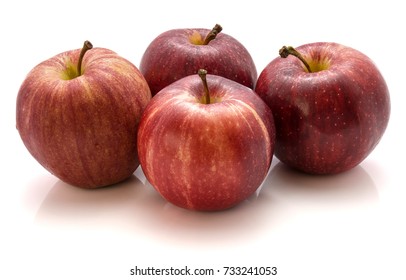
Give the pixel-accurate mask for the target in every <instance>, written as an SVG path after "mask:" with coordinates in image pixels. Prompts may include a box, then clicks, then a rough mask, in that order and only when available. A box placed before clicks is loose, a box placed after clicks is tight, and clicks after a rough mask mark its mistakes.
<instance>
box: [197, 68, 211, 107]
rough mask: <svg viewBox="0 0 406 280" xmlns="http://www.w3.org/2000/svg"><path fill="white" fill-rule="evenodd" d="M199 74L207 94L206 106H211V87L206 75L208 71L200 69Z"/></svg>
mask: <svg viewBox="0 0 406 280" xmlns="http://www.w3.org/2000/svg"><path fill="white" fill-rule="evenodd" d="M197 73H198V74H199V77H200V79H202V82H203V87H204V93H205V104H210V93H209V86H208V85H207V80H206V75H207V71H206V70H205V69H199V71H198V72H197Z"/></svg>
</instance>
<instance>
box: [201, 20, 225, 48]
mask: <svg viewBox="0 0 406 280" xmlns="http://www.w3.org/2000/svg"><path fill="white" fill-rule="evenodd" d="M221 30H223V27H221V25H220V24H216V25H215V26H214V27H213V29H212V30H211V31H210V32H209V34H207V36H206V38H204V42H203V45H207V44H208V43H210V41H211V40H213V39H215V38H216V36H217V34H219V33H220V32H221Z"/></svg>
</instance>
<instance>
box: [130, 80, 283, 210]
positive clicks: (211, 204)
mask: <svg viewBox="0 0 406 280" xmlns="http://www.w3.org/2000/svg"><path fill="white" fill-rule="evenodd" d="M207 83H208V88H209V91H210V100H211V103H210V104H204V102H203V98H204V96H205V93H204V88H203V86H202V81H201V79H200V78H199V76H198V75H191V76H187V77H185V78H182V79H180V80H179V81H177V82H175V83H173V84H171V85H169V86H168V87H166V88H164V89H163V90H162V91H160V92H159V93H158V94H157V95H155V96H154V98H152V100H151V102H150V103H149V104H148V106H147V108H146V109H145V111H144V113H143V116H142V118H141V123H140V126H139V130H138V154H139V158H140V163H141V167H142V169H143V171H144V174H145V176H146V178H147V179H148V181H149V182H150V183H151V185H152V186H153V187H154V188H155V189H156V190H157V191H158V192H159V193H160V194H161V195H162V197H164V198H165V199H166V200H167V201H169V202H171V203H172V204H175V205H177V206H179V207H183V208H186V209H190V210H199V211H217V210H223V209H227V208H230V207H233V206H235V205H237V204H238V203H239V202H241V201H243V200H244V199H246V198H247V197H249V196H250V195H251V194H252V193H253V192H255V190H257V188H258V187H259V186H260V184H261V183H262V181H263V180H264V179H265V177H266V175H267V172H268V169H269V167H270V164H271V160H272V156H273V149H274V140H275V128H274V123H273V118H272V112H271V111H270V109H269V107H268V106H267V105H266V104H265V103H264V102H263V101H262V100H261V99H260V98H259V97H258V96H257V95H256V94H255V92H254V91H253V90H251V89H249V88H248V87H245V86H243V85H241V84H238V83H236V82H234V81H231V80H229V79H226V78H224V77H220V76H216V75H207Z"/></svg>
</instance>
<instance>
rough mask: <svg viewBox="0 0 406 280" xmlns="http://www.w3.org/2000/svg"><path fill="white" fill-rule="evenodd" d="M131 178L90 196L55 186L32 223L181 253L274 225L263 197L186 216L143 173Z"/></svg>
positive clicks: (244, 236) (242, 237)
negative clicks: (110, 235) (103, 233)
mask: <svg viewBox="0 0 406 280" xmlns="http://www.w3.org/2000/svg"><path fill="white" fill-rule="evenodd" d="M136 175H137V176H135V175H133V176H132V177H131V178H130V179H128V180H126V181H124V182H122V183H119V184H116V185H114V186H111V187H105V188H100V189H93V190H87V189H81V188H76V187H73V186H71V185H68V184H66V183H64V182H62V181H58V182H56V183H55V184H54V186H53V187H52V188H51V189H50V191H49V192H48V194H47V195H46V197H45V199H44V200H43V202H42V204H41V205H40V207H39V209H38V211H37V213H36V216H35V223H36V224H37V225H39V226H41V227H46V228H47V229H51V230H57V231H58V230H62V231H65V230H69V231H70V230H73V231H79V232H81V231H95V230H96V231H100V230H102V231H103V230H104V231H113V232H115V233H118V234H124V235H125V237H127V238H137V239H139V238H145V239H149V240H150V242H154V243H157V242H158V243H163V244H173V245H174V246H181V247H187V246H189V245H192V244H193V246H203V247H204V246H206V245H208V244H210V246H213V244H218V245H220V244H221V245H222V244H230V243H231V244H236V243H238V244H240V243H241V242H249V241H250V240H251V239H252V238H255V236H256V235H258V234H260V233H261V232H263V231H265V229H266V228H267V227H269V226H275V225H276V223H275V224H274V223H273V217H274V218H276V216H277V213H278V212H277V211H270V208H273V207H275V206H276V204H274V203H272V197H271V196H269V194H267V193H261V194H260V193H259V191H258V192H257V193H255V194H253V195H252V196H251V197H249V198H248V199H247V200H245V201H243V202H242V203H241V204H239V205H237V206H236V207H234V208H231V209H228V210H224V211H218V212H198V211H190V210H186V209H183V208H179V207H177V206H174V205H173V204H171V203H169V202H166V201H165V200H164V199H163V198H162V197H161V196H160V195H159V194H158V192H157V191H156V190H155V189H154V188H153V186H152V185H151V184H150V183H149V182H148V181H147V180H146V179H145V177H143V174H142V172H141V173H140V172H138V174H137V172H136ZM275 221H276V220H275Z"/></svg>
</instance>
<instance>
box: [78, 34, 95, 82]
mask: <svg viewBox="0 0 406 280" xmlns="http://www.w3.org/2000/svg"><path fill="white" fill-rule="evenodd" d="M92 48H93V45H92V43H90V42H89V41H87V40H86V41H85V42H84V43H83V48H82V50H81V51H80V55H79V61H78V68H77V71H78V74H77V75H78V77H79V76H80V75H82V61H83V57H84V56H85V53H86V52H87V51H88V50H90V49H92Z"/></svg>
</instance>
